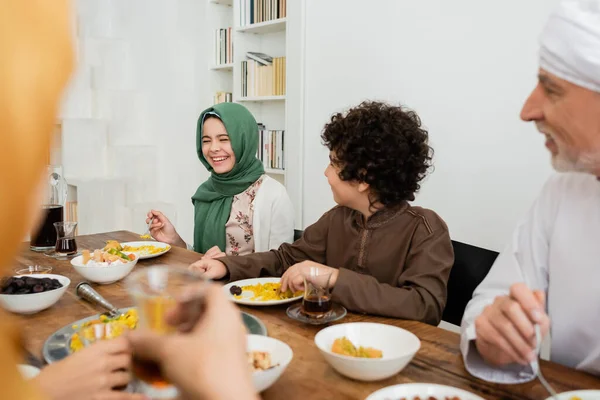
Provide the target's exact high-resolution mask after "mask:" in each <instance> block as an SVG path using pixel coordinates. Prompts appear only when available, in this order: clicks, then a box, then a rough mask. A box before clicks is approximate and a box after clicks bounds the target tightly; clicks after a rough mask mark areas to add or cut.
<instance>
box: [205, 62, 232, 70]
mask: <svg viewBox="0 0 600 400" xmlns="http://www.w3.org/2000/svg"><path fill="white" fill-rule="evenodd" d="M210 69H211V70H213V71H233V63H229V64H220V65H213V66H211V67H210Z"/></svg>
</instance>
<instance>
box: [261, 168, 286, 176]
mask: <svg viewBox="0 0 600 400" xmlns="http://www.w3.org/2000/svg"><path fill="white" fill-rule="evenodd" d="M265 172H266V173H267V174H269V175H285V170H284V169H275V168H265Z"/></svg>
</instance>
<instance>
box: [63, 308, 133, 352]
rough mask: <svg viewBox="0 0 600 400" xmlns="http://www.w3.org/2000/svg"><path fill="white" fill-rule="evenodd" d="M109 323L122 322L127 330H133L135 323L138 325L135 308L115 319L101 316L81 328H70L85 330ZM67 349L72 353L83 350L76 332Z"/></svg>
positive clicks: (75, 326)
mask: <svg viewBox="0 0 600 400" xmlns="http://www.w3.org/2000/svg"><path fill="white" fill-rule="evenodd" d="M110 321H120V322H123V323H124V324H125V325H127V327H128V328H129V329H135V327H136V326H137V323H138V313H137V310H136V309H135V308H132V309H131V310H129V311H127V312H126V313H125V314H123V315H121V316H119V317H117V318H109V317H107V316H106V315H101V316H100V318H99V319H95V320H92V321H88V322H85V323H83V324H81V326H77V325H73V326H72V328H73V329H79V328H85V327H86V326H92V325H94V324H104V323H107V322H110ZM69 347H70V349H71V352H72V353H74V352H76V351H79V350H81V349H82V348H83V343H82V342H81V339H80V338H79V335H78V334H77V332H75V333H74V334H73V335H72V336H71V343H70V344H69Z"/></svg>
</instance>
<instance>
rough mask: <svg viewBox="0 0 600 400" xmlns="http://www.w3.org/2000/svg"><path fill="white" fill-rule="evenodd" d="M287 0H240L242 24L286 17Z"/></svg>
mask: <svg viewBox="0 0 600 400" xmlns="http://www.w3.org/2000/svg"><path fill="white" fill-rule="evenodd" d="M286 15H287V0H240V26H242V27H243V26H247V25H252V24H259V23H261V22H266V21H273V20H276V19H280V18H285V17H286Z"/></svg>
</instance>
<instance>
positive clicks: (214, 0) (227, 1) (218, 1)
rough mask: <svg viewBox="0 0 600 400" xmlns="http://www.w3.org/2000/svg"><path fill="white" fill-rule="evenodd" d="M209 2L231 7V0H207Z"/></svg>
mask: <svg viewBox="0 0 600 400" xmlns="http://www.w3.org/2000/svg"><path fill="white" fill-rule="evenodd" d="M208 2H209V3H213V4H221V5H223V6H229V7H233V0H208Z"/></svg>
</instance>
